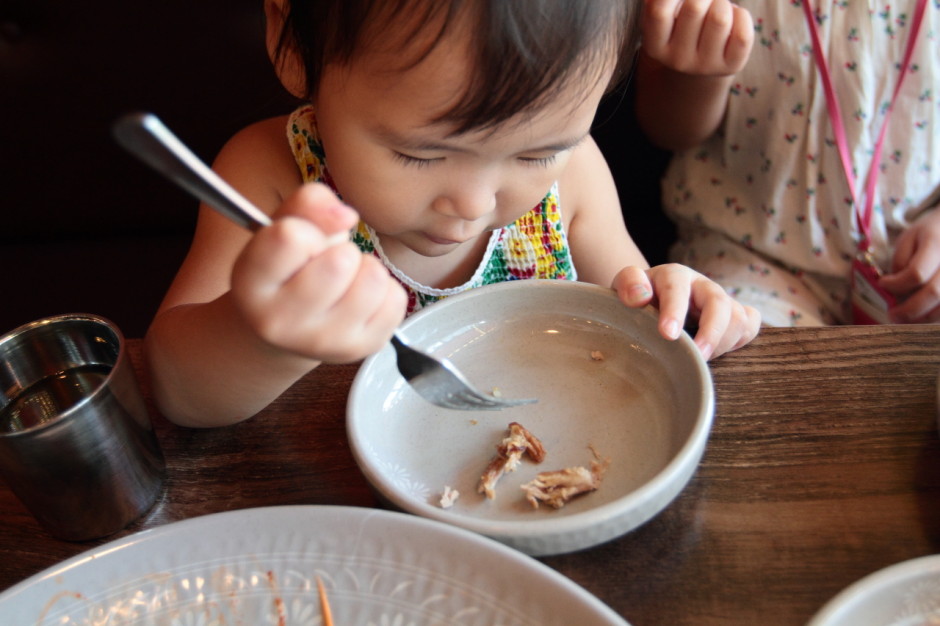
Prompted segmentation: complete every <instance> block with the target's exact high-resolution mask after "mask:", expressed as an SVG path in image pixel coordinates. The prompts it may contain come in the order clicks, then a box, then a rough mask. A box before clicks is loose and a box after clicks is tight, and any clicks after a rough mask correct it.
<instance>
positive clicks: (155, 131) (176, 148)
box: [114, 113, 271, 231]
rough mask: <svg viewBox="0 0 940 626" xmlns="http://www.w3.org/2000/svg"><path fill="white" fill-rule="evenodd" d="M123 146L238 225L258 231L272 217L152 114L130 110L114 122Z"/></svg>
mask: <svg viewBox="0 0 940 626" xmlns="http://www.w3.org/2000/svg"><path fill="white" fill-rule="evenodd" d="M114 136H115V138H116V139H117V141H118V143H120V144H121V145H122V146H124V148H126V149H127V150H128V151H129V152H131V153H132V154H134V155H136V156H137V157H139V158H140V159H141V160H142V161H144V162H145V163H147V164H148V165H150V166H151V167H152V168H154V169H155V170H157V171H158V172H161V173H162V174H163V175H165V176H166V177H168V178H169V179H170V180H172V181H174V182H175V183H176V184H177V185H179V186H181V187H183V188H184V189H186V190H187V191H189V192H190V193H191V194H193V195H194V196H196V197H197V198H199V199H200V200H202V201H203V202H205V203H206V204H207V205H209V206H211V207H212V208H214V209H215V210H217V211H219V212H220V213H222V214H223V215H225V216H226V217H228V218H229V219H231V220H233V221H234V222H235V223H236V224H238V225H240V226H242V227H244V228H247V229H249V230H252V231H254V230H257V229H259V228H262V227H264V226H267V225H269V224H270V223H271V218H270V217H268V216H267V215H266V214H265V213H264V212H263V211H261V210H260V209H259V208H257V207H256V206H254V205H253V204H252V203H251V202H249V201H248V200H247V199H245V197H244V196H242V195H241V194H240V193H238V192H237V191H236V190H235V189H234V188H232V186H231V185H229V184H228V183H227V182H225V181H224V180H223V179H222V178H221V177H220V176H219V175H218V174H216V173H215V172H213V171H212V169H211V168H209V166H208V165H206V164H205V163H204V162H202V161H201V160H200V159H199V157H197V156H196V155H195V154H193V152H192V151H191V150H190V149H189V148H187V147H186V145H185V144H184V143H183V142H181V141H180V140H179V139H178V138H177V137H176V135H174V134H173V133H172V132H171V131H170V129H169V128H167V127H166V126H165V125H164V124H163V122H161V121H160V120H159V118H157V117H156V116H155V115H153V114H151V113H131V114H129V115H125V116H124V117H122V118H121V119H119V120H118V121H117V122H116V123H115V124H114Z"/></svg>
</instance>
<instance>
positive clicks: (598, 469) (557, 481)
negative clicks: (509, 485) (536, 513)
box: [522, 447, 610, 509]
mask: <svg viewBox="0 0 940 626" xmlns="http://www.w3.org/2000/svg"><path fill="white" fill-rule="evenodd" d="M591 452H592V453H593V454H594V459H593V460H592V461H591V469H590V470H589V469H587V468H586V467H584V466H581V465H579V466H577V467H566V468H565V469H560V470H554V471H551V472H539V474H538V476H536V477H535V480H531V481H529V482H527V483H526V484H524V485H522V490H523V491H524V492H525V494H526V496H525V497H526V500H528V501H529V504H531V505H532V508H533V509H537V508H539V502H544V503H545V504H547V505H549V506H551V507H553V508H556V509H560V508H561V507H563V506H565V504H567V503H568V501H569V500H571V498H573V497H575V496H577V495H580V494H582V493H588V492H589V491H594V490H596V489H597V488H598V487H600V485H601V479H602V478H603V477H604V472H606V471H607V468H608V467H609V466H610V459H605V458H601V456H600V455H599V454H597V451H596V450H594V448H593V447H591Z"/></svg>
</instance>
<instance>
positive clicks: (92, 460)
mask: <svg viewBox="0 0 940 626" xmlns="http://www.w3.org/2000/svg"><path fill="white" fill-rule="evenodd" d="M0 391H2V392H3V393H2V395H0V476H2V478H3V479H4V480H5V481H6V482H7V483H8V484H9V486H10V489H12V491H13V492H14V493H15V494H16V495H17V497H18V498H19V499H20V500H22V502H23V503H24V504H25V505H26V507H27V508H28V509H29V510H30V512H31V513H32V514H33V515H34V516H35V517H36V518H37V519H38V520H39V522H40V523H41V524H42V525H43V527H45V528H46V529H47V530H48V531H49V532H50V533H51V534H53V535H55V536H56V537H58V538H60V539H65V540H69V541H82V540H86V539H93V538H96V537H103V536H106V535H110V534H112V533H114V532H117V531H118V530H121V529H122V528H124V527H125V526H127V525H128V524H129V523H130V522H132V521H133V520H135V519H137V518H138V517H140V516H141V515H143V514H144V513H145V512H146V511H147V510H148V509H150V507H151V506H153V504H154V502H155V501H156V499H157V497H158V496H159V495H160V493H161V490H162V485H163V477H164V470H165V465H164V460H163V454H162V453H161V452H160V447H159V444H158V443H157V438H156V436H155V434H154V431H153V426H152V424H151V421H150V416H149V415H148V412H147V407H146V405H145V404H144V401H143V398H142V397H141V394H140V389H139V387H138V384H137V379H136V377H135V374H134V370H133V367H132V365H131V363H130V360H129V359H128V356H127V350H126V347H125V342H124V337H123V335H122V334H121V331H120V330H119V329H118V328H117V327H116V326H115V325H114V324H113V323H112V322H110V321H109V320H107V319H104V318H102V317H98V316H96V315H90V314H69V315H59V316H55V317H50V318H46V319H42V320H38V321H35V322H32V323H29V324H25V325H23V326H20V327H19V328H17V329H15V330H13V331H11V332H9V333H7V334H6V335H4V336H3V337H0Z"/></svg>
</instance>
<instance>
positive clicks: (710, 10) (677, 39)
mask: <svg viewBox="0 0 940 626" xmlns="http://www.w3.org/2000/svg"><path fill="white" fill-rule="evenodd" d="M640 25H641V30H642V33H643V34H642V37H643V50H644V51H645V52H646V54H647V55H648V56H649V57H650V58H652V59H653V60H655V61H657V62H659V63H661V64H662V65H664V66H665V67H667V68H669V69H672V70H675V71H677V72H682V73H684V74H694V75H702V76H728V75H731V74H735V73H736V72H738V71H739V70H740V69H741V68H742V67H744V63H745V62H746V61H747V58H748V56H749V55H750V51H751V46H752V45H753V43H754V24H753V21H752V19H751V14H750V13H749V12H748V11H747V10H746V9H743V8H741V7H739V6H737V5H735V4H734V3H732V2H730V0H646V1H645V2H644V7H643V14H642V17H641V21H640Z"/></svg>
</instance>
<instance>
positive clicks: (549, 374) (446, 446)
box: [347, 280, 714, 555]
mask: <svg viewBox="0 0 940 626" xmlns="http://www.w3.org/2000/svg"><path fill="white" fill-rule="evenodd" d="M401 330H402V334H403V335H404V337H405V338H406V339H408V340H410V341H412V343H413V344H414V345H416V346H418V347H421V348H424V349H426V350H428V351H430V352H431V353H433V354H434V355H436V356H438V357H444V358H447V359H449V360H450V361H452V362H453V363H454V364H455V365H457V367H459V368H460V369H461V370H462V371H463V372H464V373H465V374H466V375H467V376H468V378H469V379H470V380H471V381H473V382H474V383H475V384H477V385H478V386H479V387H480V388H481V389H484V390H487V391H488V390H490V389H492V388H494V387H498V388H499V389H500V391H501V392H502V393H503V394H504V395H505V396H508V397H535V398H538V400H539V401H538V403H537V404H533V405H528V406H522V407H515V408H511V409H507V410H503V411H474V412H464V411H454V410H449V409H441V408H438V407H435V406H432V405H431V404H429V403H428V402H425V401H424V400H423V399H421V398H420V397H419V396H418V395H417V394H416V393H415V392H414V390H412V389H411V388H410V387H409V386H408V384H407V383H406V382H405V381H404V379H403V378H402V377H401V375H400V374H399V373H398V371H397V369H396V367H395V359H394V353H393V350H392V348H391V347H388V348H385V349H383V350H382V351H381V352H379V353H378V354H375V355H373V356H371V357H369V358H368V359H366V361H365V362H364V363H363V366H362V368H361V369H360V370H359V372H358V373H357V375H356V378H355V380H354V382H353V386H352V390H351V392H350V397H349V405H348V408H347V432H348V433H349V441H350V447H351V449H352V452H353V455H354V457H355V459H356V462H357V463H358V465H359V467H360V469H361V470H362V472H363V474H364V475H365V476H366V478H367V479H368V480H369V482H370V483H371V484H372V485H373V487H374V488H375V489H376V491H377V492H378V493H379V494H380V495H381V496H382V497H383V498H384V499H385V500H386V501H388V502H390V503H391V504H392V505H393V506H395V507H396V508H398V509H401V510H404V511H407V512H409V513H414V514H417V515H421V516H423V517H428V518H431V519H436V520H438V521H442V522H447V523H449V524H453V525H455V526H460V527H462V528H466V529H468V530H473V531H474V532H479V533H481V534H483V535H486V536H488V537H491V538H494V539H497V540H498V541H501V542H503V543H506V544H507V545H510V546H512V547H514V548H517V549H519V550H522V551H523V552H526V553H527V554H532V555H547V554H557V553H562V552H570V551H574V550H580V549H584V548H588V547H592V546H595V545H597V544H600V543H603V542H605V541H608V540H610V539H613V538H615V537H619V536H621V535H623V534H624V533H626V532H628V531H630V530H632V529H634V528H636V527H637V526H639V525H640V524H643V523H644V522H646V521H647V520H649V519H650V518H652V517H653V516H654V515H656V514H657V513H659V512H660V511H661V510H662V509H663V508H665V507H666V506H667V505H668V504H669V503H670V502H671V501H672V500H673V499H674V498H675V497H676V496H677V495H678V494H679V492H680V491H681V490H682V489H683V488H684V487H685V485H686V484H687V483H688V481H689V479H690V478H691V476H692V474H693V473H694V472H695V469H696V468H697V467H698V463H699V460H700V459H701V456H702V453H703V451H704V449H705V444H706V441H707V439H708V435H709V432H710V428H711V423H712V418H713V412H714V395H713V386H712V381H711V375H710V373H709V371H708V366H707V364H706V363H705V361H704V360H703V359H702V357H701V355H700V354H699V352H698V350H697V349H696V347H695V345H694V344H693V342H692V340H691V339H690V338H689V337H688V335H686V334H684V333H683V335H682V337H681V338H680V339H679V340H677V341H667V340H666V339H663V338H662V337H661V336H660V334H659V331H658V328H657V315H656V313H655V311H649V310H637V309H630V308H628V307H626V306H624V305H623V303H622V302H620V301H619V300H618V299H617V296H616V294H615V293H614V292H613V291H612V290H610V289H604V288H601V287H598V286H596V285H589V284H585V283H575V282H570V281H548V280H520V281H514V282H508V283H500V284H496V285H489V286H486V287H480V288H478V289H473V290H470V291H469V292H467V293H464V294H461V295H458V296H452V297H450V298H447V299H446V300H443V301H441V302H438V303H435V304H434V305H433V306H430V307H428V308H426V309H424V310H422V311H421V312H419V313H417V314H416V315H413V316H412V317H410V318H409V319H408V320H406V321H405V323H404V324H403V325H402V329H401ZM594 351H598V352H600V353H601V354H600V355H595V356H600V357H601V358H600V359H595V358H592V352H594ZM511 421H518V422H520V423H521V424H522V425H523V426H525V427H527V428H528V429H529V430H530V431H531V432H532V433H533V434H534V435H535V436H536V437H539V438H540V439H541V440H542V442H543V444H544V446H545V449H546V451H547V454H546V457H545V460H544V461H543V462H542V463H541V464H535V463H531V462H527V461H523V462H522V463H520V464H519V466H518V468H517V469H516V470H515V471H514V472H512V473H507V474H506V475H504V476H503V477H502V478H501V479H500V481H499V483H498V485H497V488H496V497H495V498H494V499H492V500H487V499H486V498H484V497H483V496H482V495H481V494H479V493H477V485H478V482H479V477H480V475H481V474H482V473H483V471H484V469H485V467H486V466H487V464H488V463H489V461H490V459H491V457H492V456H493V455H494V452H495V448H496V445H497V444H498V443H499V442H500V440H501V439H502V438H503V437H505V436H506V428H507V426H508V424H509V422H511ZM591 447H593V448H594V449H595V450H596V451H597V452H598V453H599V454H600V455H601V456H602V457H606V458H609V459H610V461H611V462H610V467H609V469H608V470H607V472H606V473H605V474H604V477H603V482H602V484H601V486H600V488H599V489H597V490H596V491H594V492H591V493H588V494H585V495H582V496H579V497H577V498H575V499H573V500H571V501H570V502H569V503H568V504H567V505H565V506H564V508H561V509H552V508H550V507H548V506H546V505H542V506H541V507H539V509H538V510H534V509H533V508H532V506H531V505H530V504H529V503H528V502H527V501H526V499H525V497H524V494H523V492H522V491H521V489H520V486H521V485H522V484H523V483H525V482H527V481H530V480H532V479H534V478H535V476H536V474H538V473H539V472H542V471H547V470H557V469H562V468H566V467H571V466H579V465H580V466H588V465H589V464H590V462H591V460H592V458H593V457H592V452H591V449H590V448H591ZM445 486H450V487H452V488H455V489H457V491H459V492H460V497H459V498H458V500H457V502H456V504H455V505H454V506H453V507H451V508H447V509H444V508H441V506H440V497H441V493H442V492H443V491H444V488H445Z"/></svg>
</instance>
